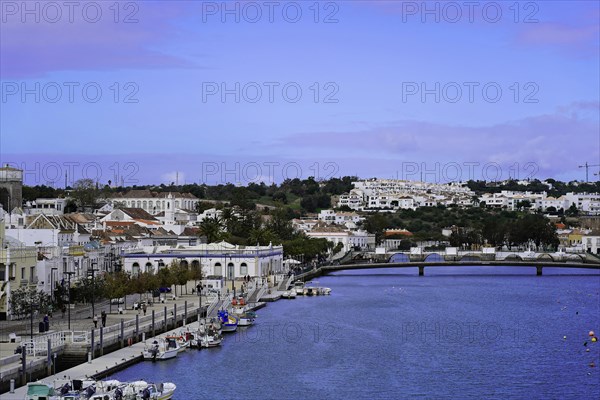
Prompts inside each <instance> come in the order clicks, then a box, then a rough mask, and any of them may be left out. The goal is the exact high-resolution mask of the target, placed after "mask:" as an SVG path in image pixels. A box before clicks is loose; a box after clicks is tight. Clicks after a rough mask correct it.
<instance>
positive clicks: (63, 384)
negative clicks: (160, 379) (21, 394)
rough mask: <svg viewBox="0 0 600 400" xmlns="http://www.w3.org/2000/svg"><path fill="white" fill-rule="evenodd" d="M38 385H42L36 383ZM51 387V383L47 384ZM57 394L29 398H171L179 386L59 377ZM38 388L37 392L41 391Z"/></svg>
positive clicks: (55, 391) (98, 399)
mask: <svg viewBox="0 0 600 400" xmlns="http://www.w3.org/2000/svg"><path fill="white" fill-rule="evenodd" d="M36 385H42V386H43V384H40V383H36ZM45 386H48V387H50V386H49V385H45ZM53 386H54V387H53V389H52V390H53V391H54V393H55V396H50V397H31V398H29V397H28V398H27V399H28V400H42V399H45V400H84V399H85V400H146V399H147V400H169V399H171V398H172V397H173V394H174V393H175V389H176V388H177V386H176V385H175V384H174V383H171V382H165V383H158V384H154V383H148V382H146V381H135V382H130V383H128V382H120V381H118V380H114V379H111V380H107V381H93V380H78V379H73V380H72V381H71V380H65V379H57V380H55V381H54V385H53ZM39 391H40V390H39V389H36V392H39Z"/></svg>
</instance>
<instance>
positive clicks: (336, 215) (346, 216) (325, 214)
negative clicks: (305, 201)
mask: <svg viewBox="0 0 600 400" xmlns="http://www.w3.org/2000/svg"><path fill="white" fill-rule="evenodd" d="M317 219H318V220H319V221H323V222H325V223H327V224H338V225H345V224H346V223H348V222H353V223H355V224H356V223H358V222H360V221H364V219H365V218H364V217H361V216H360V215H358V214H357V213H355V212H343V211H334V210H321V212H320V213H319V215H318V216H317Z"/></svg>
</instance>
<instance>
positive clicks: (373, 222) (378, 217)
mask: <svg viewBox="0 0 600 400" xmlns="http://www.w3.org/2000/svg"><path fill="white" fill-rule="evenodd" d="M389 225H390V222H389V221H388V217H386V216H385V215H383V214H380V213H376V214H372V215H369V216H368V217H367V219H366V220H365V225H364V226H365V229H366V230H367V232H369V233H374V234H375V242H376V243H381V240H382V239H383V232H384V230H385V229H386V228H388V227H389Z"/></svg>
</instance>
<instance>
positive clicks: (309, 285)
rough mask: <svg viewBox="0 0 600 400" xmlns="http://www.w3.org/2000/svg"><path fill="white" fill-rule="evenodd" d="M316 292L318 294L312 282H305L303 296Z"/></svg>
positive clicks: (313, 294)
mask: <svg viewBox="0 0 600 400" xmlns="http://www.w3.org/2000/svg"><path fill="white" fill-rule="evenodd" d="M317 294H318V291H317V287H315V286H314V285H313V283H312V282H307V283H306V284H305V285H304V295H305V296H316V295H317Z"/></svg>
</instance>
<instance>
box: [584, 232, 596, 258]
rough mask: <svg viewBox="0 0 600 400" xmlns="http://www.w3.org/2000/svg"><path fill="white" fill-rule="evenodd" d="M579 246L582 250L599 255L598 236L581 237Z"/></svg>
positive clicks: (587, 235)
mask: <svg viewBox="0 0 600 400" xmlns="http://www.w3.org/2000/svg"><path fill="white" fill-rule="evenodd" d="M581 244H582V245H583V250H585V251H587V252H590V253H593V254H600V234H598V233H594V234H591V233H590V234H586V235H583V236H582V237H581Z"/></svg>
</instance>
